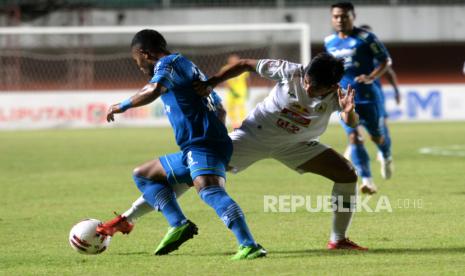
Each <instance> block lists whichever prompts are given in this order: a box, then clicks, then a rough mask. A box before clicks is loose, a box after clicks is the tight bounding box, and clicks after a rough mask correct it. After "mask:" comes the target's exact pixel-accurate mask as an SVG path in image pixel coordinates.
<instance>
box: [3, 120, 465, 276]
mask: <svg viewBox="0 0 465 276" xmlns="http://www.w3.org/2000/svg"><path fill="white" fill-rule="evenodd" d="M391 132H392V136H393V139H394V156H395V168H396V171H395V174H394V178H393V179H392V180H390V181H383V180H381V178H380V176H379V165H378V163H377V162H376V161H374V153H375V148H374V147H373V146H372V145H371V144H370V145H369V150H370V153H371V156H372V157H373V158H372V159H373V161H372V168H373V173H374V176H375V182H376V183H377V184H378V186H379V188H380V193H379V194H378V195H377V196H374V197H373V198H371V199H370V202H369V205H370V206H372V207H373V206H376V202H377V199H379V198H380V196H387V198H388V199H389V202H390V203H391V205H392V208H393V212H392V213H391V212H387V211H383V212H380V213H368V212H361V213H357V214H356V216H355V219H354V221H353V223H352V227H351V230H350V237H351V238H352V239H353V240H354V241H357V242H358V243H360V244H361V245H364V246H368V247H369V248H370V251H369V252H328V251H326V250H325V245H326V242H327V239H328V234H329V230H330V225H331V214H330V213H326V212H318V213H309V212H307V211H305V210H304V209H302V208H300V209H298V210H297V212H295V213H265V212H264V195H290V194H292V195H302V196H311V198H314V199H315V198H316V196H317V195H328V194H329V193H330V191H331V186H332V185H331V183H330V181H328V180H325V179H323V178H321V177H318V176H313V175H304V176H301V175H298V174H297V173H295V172H293V171H290V170H288V169H287V168H286V167H284V166H283V165H281V164H279V163H277V162H275V161H271V160H266V161H262V162H259V163H257V164H255V165H253V166H252V167H251V168H249V169H248V170H247V171H245V172H243V173H241V174H239V175H229V176H228V177H229V178H228V191H229V193H230V195H231V196H232V197H233V198H234V199H235V200H236V201H237V202H238V203H239V204H240V206H241V207H242V208H243V210H244V211H245V213H246V215H247V220H248V222H249V226H250V227H251V230H252V231H253V234H254V236H255V238H256V240H257V241H258V242H260V243H261V244H262V245H263V246H264V247H265V248H266V249H268V251H269V255H268V257H267V258H265V259H259V260H253V261H242V262H232V261H230V260H229V258H230V256H231V255H232V254H233V253H234V252H235V251H236V242H235V239H234V237H233V235H232V234H231V233H230V232H229V231H226V229H225V227H224V226H223V224H222V222H221V221H220V219H218V218H217V217H216V214H215V212H214V211H213V210H211V209H210V208H209V207H208V206H206V205H205V204H204V203H203V202H201V200H200V199H199V198H198V196H197V195H196V194H195V192H194V191H189V192H188V193H187V194H185V195H184V196H183V197H182V198H181V199H180V203H181V205H182V207H183V208H184V211H185V213H186V215H187V216H188V217H189V218H190V219H191V220H192V221H194V222H195V223H196V224H197V225H198V226H199V235H198V236H196V237H195V238H194V239H193V240H191V241H189V242H188V243H186V244H185V245H184V246H182V247H181V248H180V250H178V251H175V252H174V254H171V255H168V256H153V255H152V253H153V251H154V249H155V247H156V245H157V244H158V242H159V241H160V240H161V238H162V237H163V235H164V233H165V231H166V230H167V224H166V223H165V221H164V220H163V218H162V216H161V215H160V214H159V213H152V214H149V215H147V216H146V217H144V218H142V219H140V220H139V221H138V223H137V225H136V227H135V228H134V231H133V232H132V233H131V234H130V235H129V236H123V235H120V234H117V235H116V236H115V237H114V238H113V240H112V242H111V244H110V247H109V249H108V250H107V251H106V252H104V253H103V254H102V255H100V256H83V255H80V254H78V253H76V252H75V251H73V250H72V249H71V247H70V246H69V245H68V241H67V239H68V232H69V230H70V229H71V227H72V225H73V224H74V223H76V222H78V221H79V220H80V219H83V218H88V217H91V218H98V219H101V220H107V219H110V218H112V217H113V214H112V211H118V212H122V211H124V210H126V209H127V207H129V206H130V204H131V203H132V201H133V200H134V199H136V198H137V197H138V196H139V193H138V191H137V189H136V187H135V185H134V184H133V183H132V180H131V172H132V169H133V168H134V167H135V166H137V165H138V164H141V163H143V162H144V161H146V160H149V159H151V158H152V157H155V156H158V155H161V154H164V153H169V152H173V151H176V150H177V147H176V145H175V144H174V140H173V136H172V133H171V130H170V129H99V130H54V131H24V132H1V133H0V189H1V191H0V196H1V199H0V275H178V274H190V275H220V274H233V275H234V274H235V275H237V274H253V275H259V274H263V275H268V274H280V275H294V274H307V275H308V274H314V275H322V274H330V275H336V274H343V275H346V274H359V275H360V274H386V275H398V274H404V275H411V274H418V275H420V274H421V275H424V274H441V275H444V274H464V273H465V182H464V176H465V157H464V156H461V157H460V156H447V155H444V156H434V155H422V154H419V149H420V148H422V147H445V146H451V145H459V146H460V145H461V146H462V149H461V150H462V155H463V151H465V123H442V124H439V123H434V124H433V123H424V124H392V126H391ZM322 141H323V142H324V143H327V144H329V145H333V146H334V147H335V148H336V149H337V150H339V151H342V150H343V149H344V147H345V141H346V139H345V136H344V134H343V132H342V130H341V128H340V127H339V126H337V125H334V126H330V128H329V130H328V131H327V133H326V134H325V135H324V136H323V137H322ZM457 148H459V147H457ZM459 150H460V149H457V150H452V153H453V152H454V151H456V152H458V151H459ZM448 152H449V153H450V152H451V151H448ZM415 204H416V206H414V205H415ZM418 204H420V205H421V208H419V207H420V206H418Z"/></svg>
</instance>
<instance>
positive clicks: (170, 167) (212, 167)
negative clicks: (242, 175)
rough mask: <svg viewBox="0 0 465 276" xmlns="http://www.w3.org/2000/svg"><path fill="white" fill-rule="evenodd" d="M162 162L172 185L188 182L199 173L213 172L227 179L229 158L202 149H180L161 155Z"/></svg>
mask: <svg viewBox="0 0 465 276" xmlns="http://www.w3.org/2000/svg"><path fill="white" fill-rule="evenodd" d="M160 163H161V165H162V166H163V169H164V170H165V172H166V175H167V178H168V182H169V184H171V185H176V184H182V183H187V184H191V183H192V180H193V179H195V178H196V177H197V176H199V175H206V174H213V175H218V176H221V177H223V178H225V179H226V168H227V165H228V163H229V159H225V158H222V157H220V156H218V155H216V154H214V153H211V152H208V151H202V150H188V151H187V152H186V153H185V154H184V153H183V152H182V151H180V152H176V153H172V154H167V155H164V156H162V157H160Z"/></svg>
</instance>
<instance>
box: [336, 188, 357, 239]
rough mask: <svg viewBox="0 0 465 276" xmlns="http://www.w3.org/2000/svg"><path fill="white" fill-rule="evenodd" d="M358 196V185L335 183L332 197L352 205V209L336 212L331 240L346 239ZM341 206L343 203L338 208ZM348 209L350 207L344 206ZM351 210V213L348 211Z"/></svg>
mask: <svg viewBox="0 0 465 276" xmlns="http://www.w3.org/2000/svg"><path fill="white" fill-rule="evenodd" d="M356 195H357V183H356V182H354V183H334V186H333V192H332V196H334V197H336V198H338V199H340V198H341V197H342V200H343V202H344V203H346V204H347V203H351V205H352V208H344V210H342V212H340V211H339V210H338V209H339V208H338V209H336V211H335V212H334V215H333V229H332V231H331V237H330V240H331V241H332V242H336V241H339V240H343V239H345V238H346V232H347V229H348V228H349V226H350V222H351V221H352V216H353V210H354V209H355V202H356ZM339 205H340V206H341V207H342V205H341V203H338V206H339ZM344 207H348V206H344ZM348 209H350V211H348Z"/></svg>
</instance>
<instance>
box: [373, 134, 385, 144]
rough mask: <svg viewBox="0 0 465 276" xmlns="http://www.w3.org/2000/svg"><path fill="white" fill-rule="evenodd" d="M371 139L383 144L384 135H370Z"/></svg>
mask: <svg viewBox="0 0 465 276" xmlns="http://www.w3.org/2000/svg"><path fill="white" fill-rule="evenodd" d="M371 141H373V142H374V143H376V144H383V143H384V136H371Z"/></svg>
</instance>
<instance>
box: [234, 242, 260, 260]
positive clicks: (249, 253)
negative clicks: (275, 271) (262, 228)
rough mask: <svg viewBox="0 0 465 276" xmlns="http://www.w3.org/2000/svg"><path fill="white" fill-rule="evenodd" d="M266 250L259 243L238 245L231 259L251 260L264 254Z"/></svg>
mask: <svg viewBox="0 0 465 276" xmlns="http://www.w3.org/2000/svg"><path fill="white" fill-rule="evenodd" d="M266 253H267V252H266V250H265V248H263V246H261V245H260V244H257V245H255V246H254V245H250V246H243V245H241V246H239V250H238V251H237V253H236V254H235V255H234V256H233V257H232V258H231V260H234V261H235V260H252V259H256V258H261V257H265V256H266Z"/></svg>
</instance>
